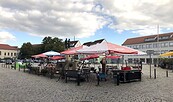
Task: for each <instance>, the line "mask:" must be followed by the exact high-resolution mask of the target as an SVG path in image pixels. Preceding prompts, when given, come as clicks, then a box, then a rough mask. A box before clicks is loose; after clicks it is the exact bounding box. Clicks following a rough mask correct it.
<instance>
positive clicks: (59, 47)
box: [42, 37, 64, 52]
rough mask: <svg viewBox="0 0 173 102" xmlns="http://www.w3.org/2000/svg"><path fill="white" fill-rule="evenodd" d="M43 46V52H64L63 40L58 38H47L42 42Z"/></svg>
mask: <svg viewBox="0 0 173 102" xmlns="http://www.w3.org/2000/svg"><path fill="white" fill-rule="evenodd" d="M42 44H43V51H44V52H46V51H50V50H54V51H57V52H61V51H63V50H64V42H63V40H62V39H59V38H57V37H55V38H51V37H45V38H44V39H43V41H42Z"/></svg>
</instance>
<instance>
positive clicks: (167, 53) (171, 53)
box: [160, 52, 173, 56]
mask: <svg viewBox="0 0 173 102" xmlns="http://www.w3.org/2000/svg"><path fill="white" fill-rule="evenodd" d="M172 55H173V52H166V53H163V54H161V55H160V56H172Z"/></svg>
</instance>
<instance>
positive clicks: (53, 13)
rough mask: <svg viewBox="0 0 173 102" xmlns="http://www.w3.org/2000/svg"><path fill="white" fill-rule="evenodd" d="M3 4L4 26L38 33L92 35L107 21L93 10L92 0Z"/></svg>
mask: <svg viewBox="0 0 173 102" xmlns="http://www.w3.org/2000/svg"><path fill="white" fill-rule="evenodd" d="M0 5H1V6H0V12H2V13H0V16H1V18H0V21H1V22H0V28H1V29H4V28H10V29H16V30H19V31H23V32H28V33H29V34H31V35H35V36H54V37H55V36H58V37H73V36H76V37H77V38H82V37H89V36H92V35H94V33H95V32H96V31H97V30H98V29H100V28H102V27H103V26H104V24H105V20H104V17H102V16H98V15H97V14H95V13H93V12H92V8H93V7H94V4H93V1H92V0H85V1H79V0H62V1H56V0H48V1H45V0H36V1H35V0H25V1H21V0H15V1H14V0H8V1H6V0H3V1H1V2H0Z"/></svg>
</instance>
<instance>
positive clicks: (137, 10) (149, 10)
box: [98, 0, 173, 35]
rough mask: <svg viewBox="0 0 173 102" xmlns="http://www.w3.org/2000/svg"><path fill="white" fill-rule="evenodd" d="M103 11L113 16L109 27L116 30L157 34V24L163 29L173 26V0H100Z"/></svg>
mask: <svg viewBox="0 0 173 102" xmlns="http://www.w3.org/2000/svg"><path fill="white" fill-rule="evenodd" d="M98 1H99V2H100V4H101V5H102V7H103V8H104V10H103V11H102V13H104V14H105V15H107V16H109V17H111V18H113V19H112V21H111V22H110V25H109V27H110V28H112V29H115V30H118V31H120V32H121V33H122V32H123V31H127V30H132V33H138V34H140V35H149V34H156V33H157V32H156V31H157V30H156V29H157V28H156V26H157V25H160V27H161V29H164V28H167V27H171V28H172V27H173V24H172V23H171V22H173V19H172V17H173V14H171V13H170V12H171V8H172V6H171V4H172V3H173V1H171V0H164V1H163V0H111V1H109V2H107V1H105V0H98Z"/></svg>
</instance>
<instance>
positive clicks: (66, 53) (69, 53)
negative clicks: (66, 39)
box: [61, 45, 85, 55]
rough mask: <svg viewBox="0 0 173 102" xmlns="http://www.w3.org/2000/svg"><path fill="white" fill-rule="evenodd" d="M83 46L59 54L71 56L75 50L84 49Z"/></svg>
mask: <svg viewBox="0 0 173 102" xmlns="http://www.w3.org/2000/svg"><path fill="white" fill-rule="evenodd" d="M84 47H85V46H84V45H81V46H78V47H74V48H71V49H68V50H65V51H63V52H61V54H65V55H73V54H76V53H77V52H76V51H77V50H80V49H82V48H84Z"/></svg>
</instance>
